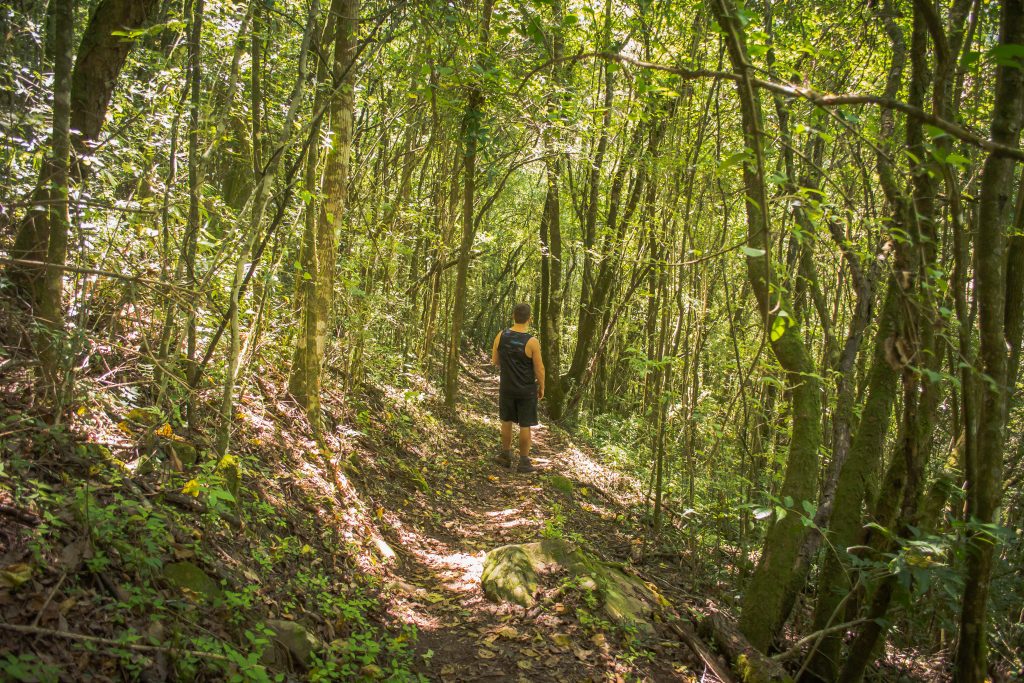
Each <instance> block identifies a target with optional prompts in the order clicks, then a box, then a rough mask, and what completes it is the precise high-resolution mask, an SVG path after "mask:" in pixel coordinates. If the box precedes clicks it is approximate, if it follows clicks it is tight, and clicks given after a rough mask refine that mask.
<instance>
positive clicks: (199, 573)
mask: <svg viewBox="0 0 1024 683" xmlns="http://www.w3.org/2000/svg"><path fill="white" fill-rule="evenodd" d="M164 578H166V579H167V582H168V583H170V584H171V585H172V586H175V587H177V588H184V589H187V590H190V591H192V592H193V593H195V594H197V595H200V596H202V597H204V598H206V599H207V600H216V599H218V598H220V597H221V596H222V593H221V590H220V586H218V585H217V582H216V581H215V580H214V579H213V577H211V576H210V575H209V574H207V573H206V572H204V571H203V570H202V569H200V568H199V567H197V566H196V565H194V564H192V563H191V562H172V563H171V564H167V565H164Z"/></svg>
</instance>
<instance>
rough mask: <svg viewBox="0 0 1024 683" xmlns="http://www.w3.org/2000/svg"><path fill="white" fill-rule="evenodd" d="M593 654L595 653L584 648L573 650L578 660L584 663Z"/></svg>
mask: <svg viewBox="0 0 1024 683" xmlns="http://www.w3.org/2000/svg"><path fill="white" fill-rule="evenodd" d="M593 652H594V651H593V650H584V649H583V648H579V647H577V648H575V649H573V651H572V653H573V654H574V655H576V659H578V660H580V661H583V660H584V659H586V658H587V657H589V656H590V655H591V654H592V653H593Z"/></svg>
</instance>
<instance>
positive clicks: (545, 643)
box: [385, 368, 702, 682]
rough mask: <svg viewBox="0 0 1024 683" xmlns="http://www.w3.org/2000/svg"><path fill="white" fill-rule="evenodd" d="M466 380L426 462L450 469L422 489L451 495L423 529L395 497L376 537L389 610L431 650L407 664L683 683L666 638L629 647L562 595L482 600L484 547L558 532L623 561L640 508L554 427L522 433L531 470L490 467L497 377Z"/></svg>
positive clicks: (471, 675) (676, 653) (475, 673)
mask: <svg viewBox="0 0 1024 683" xmlns="http://www.w3.org/2000/svg"><path fill="white" fill-rule="evenodd" d="M473 373H474V377H475V379H470V380H469V381H467V382H465V383H464V385H463V402H462V404H461V405H460V407H459V409H458V412H457V417H456V418H455V420H454V421H453V424H454V426H455V428H456V430H457V432H458V435H459V437H458V441H459V446H457V447H456V449H455V450H454V451H452V452H449V453H445V454H444V455H443V456H438V457H443V458H444V459H445V460H447V461H448V463H450V465H451V468H450V472H449V475H450V476H448V477H447V478H445V480H444V481H443V482H431V483H432V485H433V484H435V483H437V484H438V485H441V486H446V487H447V488H449V489H450V490H451V492H452V494H451V495H452V499H451V503H450V505H447V506H444V507H439V508H438V509H437V510H436V513H437V514H436V515H435V516H434V517H433V518H432V519H429V518H428V520H429V521H428V523H427V524H423V523H422V520H423V517H422V515H421V514H420V513H419V512H418V511H416V510H415V509H410V508H408V507H406V506H403V505H402V504H401V502H400V501H398V500H392V501H390V503H391V504H389V505H386V506H385V507H387V508H388V509H389V510H392V511H393V512H392V515H393V517H392V518H390V519H389V520H388V521H390V522H391V524H389V526H390V533H387V534H386V537H387V539H388V541H389V542H393V547H394V548H395V550H396V552H397V554H398V556H399V558H400V559H399V562H398V563H397V566H396V567H395V568H394V570H393V571H394V573H395V575H396V579H397V580H396V581H395V583H394V585H396V586H398V588H399V590H398V591H396V593H397V594H396V599H395V600H394V602H393V603H392V606H391V612H392V614H394V615H395V616H396V618H399V619H401V620H403V621H406V622H409V623H414V624H416V626H417V628H418V629H419V633H420V639H419V646H418V648H419V652H420V653H421V654H426V653H432V654H431V655H430V656H429V659H424V658H421V659H420V660H419V661H421V662H422V666H421V670H422V671H424V673H428V674H429V675H431V676H437V677H439V678H440V679H441V680H442V681H446V682H447V681H479V680H493V681H518V680H528V681H565V680H576V681H579V680H595V681H597V680H626V679H630V680H633V679H636V678H642V679H647V680H658V681H672V680H693V679H694V672H695V671H696V672H697V673H698V674H699V673H701V671H702V669H701V668H694V667H695V664H694V661H693V658H692V655H691V654H690V653H689V652H688V651H687V650H686V649H685V646H683V645H682V643H680V642H679V641H678V640H677V639H675V638H673V637H671V636H670V635H668V634H667V633H666V634H663V635H664V636H665V637H663V638H661V639H660V640H657V641H655V642H652V643H648V644H647V645H645V646H639V645H635V644H632V643H630V639H629V638H622V637H621V636H622V635H623V634H621V633H617V632H616V630H615V629H614V628H611V629H608V628H607V626H609V625H608V624H604V625H603V626H604V627H605V628H601V627H600V626H597V625H595V624H593V623H590V624H588V623H583V622H585V621H586V616H584V618H583V622H581V619H580V613H579V611H578V610H576V609H574V606H573V605H568V604H565V603H566V602H569V601H568V600H567V601H565V602H555V603H554V604H552V605H550V606H549V607H550V608H544V609H531V610H526V609H524V608H521V607H518V606H514V605H511V606H510V605H508V604H506V605H496V604H494V603H492V602H490V601H488V600H487V599H486V598H485V597H484V594H483V592H482V590H481V585H480V576H481V570H482V567H483V563H484V558H485V555H486V553H487V551H489V550H491V549H493V548H496V547H499V546H502V545H505V544H509V543H528V542H532V541H537V540H540V539H541V538H543V537H559V538H568V539H570V540H572V541H574V542H576V543H578V544H579V545H581V546H583V547H584V548H585V549H586V551H587V552H588V553H591V554H594V555H597V556H599V557H602V558H605V559H613V560H617V561H628V558H630V556H631V555H632V556H636V555H637V554H638V553H639V552H641V550H640V546H641V543H642V541H641V539H642V538H643V535H644V533H643V530H642V529H636V528H634V527H633V525H632V524H631V523H629V521H630V520H635V517H636V514H635V513H636V512H637V509H638V507H637V506H639V502H640V498H639V488H640V487H639V484H638V482H635V481H632V480H630V479H629V478H627V477H625V476H623V475H622V474H620V473H617V472H615V471H613V470H611V469H609V468H607V467H605V466H603V465H601V464H600V463H599V462H598V459H597V458H596V457H595V454H594V453H593V452H591V451H590V449H588V448H587V447H586V446H584V445H581V444H580V443H577V442H574V441H573V440H571V438H570V437H569V435H568V434H566V433H565V432H564V431H562V430H560V429H558V428H556V427H552V426H549V425H546V424H541V425H540V426H539V427H537V428H535V429H534V446H533V451H532V454H533V460H534V464H535V465H536V466H537V467H538V468H539V470H540V471H538V472H535V473H530V474H520V473H516V472H514V471H512V470H509V469H506V468H504V467H502V466H500V465H498V464H497V463H496V462H495V460H494V456H495V455H496V454H497V451H498V445H497V443H498V441H497V439H498V429H499V422H498V420H497V401H496V399H497V389H498V388H497V376H496V375H495V374H492V373H490V372H488V371H487V370H486V369H484V368H474V369H473ZM448 463H446V464H448ZM667 567H668V565H665V566H664V568H667ZM663 581H664V582H665V583H668V581H667V580H663ZM670 585H671V584H670ZM584 615H586V612H584ZM428 661H429V664H427V662H428Z"/></svg>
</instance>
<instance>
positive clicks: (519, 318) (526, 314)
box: [512, 304, 530, 325]
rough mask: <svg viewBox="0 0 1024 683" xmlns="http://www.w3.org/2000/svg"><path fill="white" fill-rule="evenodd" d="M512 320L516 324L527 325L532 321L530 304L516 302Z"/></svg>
mask: <svg viewBox="0 0 1024 683" xmlns="http://www.w3.org/2000/svg"><path fill="white" fill-rule="evenodd" d="M512 320H513V321H515V323H516V325H525V324H526V323H528V322H529V321H530V304H516V305H515V307H514V308H513V309H512Z"/></svg>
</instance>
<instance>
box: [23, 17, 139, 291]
mask: <svg viewBox="0 0 1024 683" xmlns="http://www.w3.org/2000/svg"><path fill="white" fill-rule="evenodd" d="M64 4H70V5H73V4H74V3H73V2H72V0H60V1H58V0H54V9H55V10H57V11H63V9H62V5H64ZM158 6H159V1H158V0H103V1H102V2H100V3H99V4H98V5H97V6H96V10H95V11H94V12H93V13H92V16H91V17H90V18H89V24H88V26H86V28H85V32H84V33H83V34H82V41H81V43H80V44H79V46H78V54H77V56H76V57H75V62H74V70H73V71H71V72H70V77H69V80H70V105H69V108H70V113H69V116H70V123H69V140H70V146H71V148H73V149H74V150H75V153H76V155H77V157H78V161H77V162H76V163H75V164H74V168H72V167H71V164H70V162H68V170H67V179H66V180H65V182H64V183H63V186H64V187H65V188H66V187H67V186H68V185H69V184H70V183H72V182H74V181H75V180H76V179H77V178H79V177H81V175H82V173H83V169H82V160H83V159H84V158H86V157H87V156H88V154H89V143H91V142H93V141H95V140H96V138H97V137H98V136H99V133H100V129H101V128H102V126H103V121H104V119H105V118H106V114H107V107H108V106H109V105H110V98H111V96H112V95H113V92H114V87H115V86H116V85H117V81H118V77H119V76H120V74H121V69H122V67H124V62H125V60H126V59H127V58H128V53H129V52H130V51H131V48H132V46H133V45H134V41H130V40H125V39H124V37H123V36H122V35H117V34H115V31H117V32H123V31H125V30H132V29H137V28H139V27H141V26H143V25H144V24H145V23H146V21H147V20H148V18H149V17H150V15H151V14H152V12H153V10H154V9H156V8H157V7H158ZM73 9H74V8H73V7H72V9H71V10H69V11H73ZM72 30H73V28H72ZM68 49H69V50H73V49H74V48H73V43H72V44H71V45H69V46H68ZM57 56H58V58H61V59H63V57H64V56H63V55H61V54H59V51H58V53H57ZM65 85H67V84H65ZM54 91H55V93H56V84H55V85H54ZM54 171H55V169H54V168H53V166H52V165H51V164H44V165H43V168H42V170H41V171H40V175H39V182H38V184H37V186H36V190H35V191H34V192H33V195H32V202H31V208H30V209H29V210H28V212H27V213H26V214H25V217H24V218H23V219H22V221H21V224H20V225H19V226H18V233H17V236H16V238H15V243H14V246H13V248H12V249H11V256H12V258H14V259H19V260H29V261H48V260H50V259H51V258H53V257H56V258H57V259H58V261H54V262H55V263H58V265H63V264H64V261H65V258H66V253H65V252H66V246H67V238H66V235H65V237H63V238H61V237H60V236H57V238H56V239H55V240H53V249H51V248H50V245H51V239H50V238H51V235H50V231H51V226H50V217H51V212H50V210H49V200H50V199H51V197H50V194H49V193H50V190H51V188H52V187H53V182H54V179H53V177H52V174H53V173H54ZM65 214H66V212H65ZM61 229H64V230H65V232H66V226H65V227H64V228H60V227H58V230H61ZM8 274H9V276H10V278H11V281H12V283H13V284H14V286H15V292H16V293H17V295H18V296H20V297H22V298H23V299H24V300H25V301H26V303H28V304H29V306H30V308H31V309H32V310H35V309H37V308H38V306H39V305H40V304H41V299H40V298H39V297H41V296H43V292H44V291H45V290H46V289H47V287H49V288H51V289H52V285H46V286H44V285H43V283H42V280H43V278H44V274H43V273H42V272H41V271H40V270H39V269H38V268H33V267H30V266H22V265H12V266H9V267H8ZM48 305H49V304H44V306H48Z"/></svg>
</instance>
